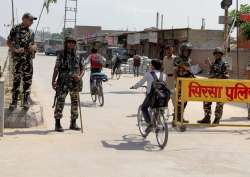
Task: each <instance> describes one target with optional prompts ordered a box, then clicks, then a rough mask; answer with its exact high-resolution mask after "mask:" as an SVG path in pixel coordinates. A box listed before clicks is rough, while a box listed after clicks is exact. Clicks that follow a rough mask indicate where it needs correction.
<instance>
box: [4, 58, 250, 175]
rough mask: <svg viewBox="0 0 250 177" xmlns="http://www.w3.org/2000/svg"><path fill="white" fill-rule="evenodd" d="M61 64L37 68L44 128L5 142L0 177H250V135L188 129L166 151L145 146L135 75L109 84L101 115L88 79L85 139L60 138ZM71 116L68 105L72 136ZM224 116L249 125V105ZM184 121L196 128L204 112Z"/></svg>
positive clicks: (198, 109) (38, 63)
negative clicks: (57, 82) (56, 113)
mask: <svg viewBox="0 0 250 177" xmlns="http://www.w3.org/2000/svg"><path fill="white" fill-rule="evenodd" d="M54 63H55V57H52V56H49V57H48V56H44V55H41V54H38V55H37V57H36V59H35V60H34V66H35V67H34V69H35V75H34V85H33V90H34V91H35V94H36V95H37V97H38V98H39V100H40V102H41V103H42V105H43V106H44V117H45V125H44V126H42V127H38V128H33V129H14V130H13V129H7V130H6V134H5V137H4V138H1V139H0V177H73V176H74V177H118V176H120V177H153V176H157V177H184V176H185V177H249V175H250V168H249V162H250V148H249V147H250V129H247V128H222V127H217V128H189V129H188V131H187V132H185V133H180V132H177V131H176V130H174V129H172V128H170V135H169V142H168V145H167V147H166V149H165V150H163V151H160V150H159V148H158V147H157V146H156V145H157V144H156V140H155V137H154V136H153V134H152V135H150V136H149V137H148V138H147V139H146V140H144V139H142V138H141V137H140V135H139V132H138V128H137V126H136V113H137V107H138V106H139V105H140V103H142V101H143V98H144V91H143V90H140V89H139V90H137V91H131V90H129V87H130V86H131V85H133V84H134V83H135V82H136V81H138V79H137V78H133V77H132V76H131V75H123V76H122V78H121V80H119V81H118V80H110V81H109V82H108V83H105V84H104V91H105V106H104V107H103V108H100V107H98V106H96V105H95V104H93V103H92V101H91V98H90V95H89V84H88V83H89V73H86V75H85V77H84V91H83V93H81V100H82V102H81V105H82V111H83V118H84V135H82V134H81V133H80V132H73V131H69V130H66V131H65V132H64V133H55V132H54V131H53V129H54V119H53V110H52V108H51V106H52V104H53V97H54V91H53V90H52V88H51V75H52V71H53V66H54ZM170 108H171V109H172V107H171V106H170ZM69 110H70V102H69V100H67V103H66V106H65V111H64V118H63V127H64V128H65V129H68V127H69V122H70V119H69V117H70V114H69V113H70V112H69ZM224 112H225V114H224V116H223V120H224V121H226V122H232V123H239V122H240V123H248V122H247V121H246V117H247V110H246V107H245V106H244V105H226V106H225V111H224ZM185 117H186V118H187V119H189V120H191V121H193V122H195V121H196V120H197V119H200V118H202V117H203V110H202V104H201V103H190V104H189V105H188V107H187V110H186V113H185Z"/></svg>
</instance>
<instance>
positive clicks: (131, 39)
mask: <svg viewBox="0 0 250 177" xmlns="http://www.w3.org/2000/svg"><path fill="white" fill-rule="evenodd" d="M128 44H130V45H136V44H140V33H135V34H128Z"/></svg>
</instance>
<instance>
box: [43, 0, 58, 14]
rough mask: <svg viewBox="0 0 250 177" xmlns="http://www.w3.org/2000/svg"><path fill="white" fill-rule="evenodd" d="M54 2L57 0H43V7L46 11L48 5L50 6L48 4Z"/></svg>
mask: <svg viewBox="0 0 250 177" xmlns="http://www.w3.org/2000/svg"><path fill="white" fill-rule="evenodd" d="M56 2H57V0H45V1H44V7H46V9H47V12H49V6H50V4H54V3H56Z"/></svg>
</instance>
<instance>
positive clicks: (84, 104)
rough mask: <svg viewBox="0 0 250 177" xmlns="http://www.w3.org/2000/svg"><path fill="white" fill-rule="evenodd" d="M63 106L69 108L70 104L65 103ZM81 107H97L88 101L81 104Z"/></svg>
mask: <svg viewBox="0 0 250 177" xmlns="http://www.w3.org/2000/svg"><path fill="white" fill-rule="evenodd" d="M65 106H71V103H65ZM81 107H86V108H95V107H97V105H96V103H93V102H92V101H89V102H81Z"/></svg>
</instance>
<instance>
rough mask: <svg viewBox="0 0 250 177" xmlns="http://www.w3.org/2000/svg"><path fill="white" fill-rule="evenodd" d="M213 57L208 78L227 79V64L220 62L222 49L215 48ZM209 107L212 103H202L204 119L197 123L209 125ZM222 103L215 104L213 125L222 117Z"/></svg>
mask: <svg viewBox="0 0 250 177" xmlns="http://www.w3.org/2000/svg"><path fill="white" fill-rule="evenodd" d="M213 55H214V57H215V61H214V62H213V63H212V64H211V65H210V73H209V78H212V79H228V78H229V74H228V71H227V64H226V63H225V62H224V61H223V60H222V57H223V55H224V51H223V49H222V48H220V47H217V48H215V50H214V53H213ZM211 106H212V102H204V104H203V108H204V112H205V117H204V119H202V120H200V121H198V123H201V124H210V123H211V114H212V111H211ZM223 106H224V104H223V103H220V102H218V103H216V109H215V119H214V122H213V124H219V123H220V119H221V117H222V113H223Z"/></svg>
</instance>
